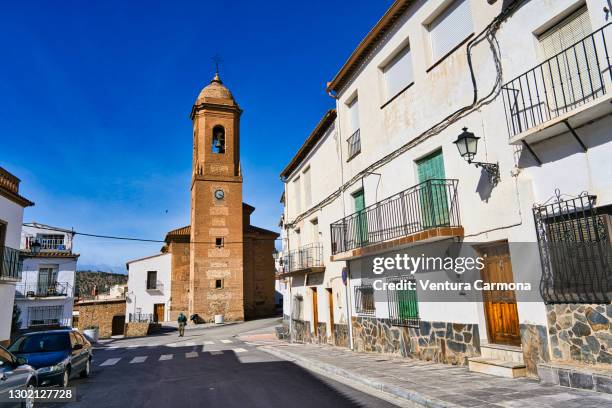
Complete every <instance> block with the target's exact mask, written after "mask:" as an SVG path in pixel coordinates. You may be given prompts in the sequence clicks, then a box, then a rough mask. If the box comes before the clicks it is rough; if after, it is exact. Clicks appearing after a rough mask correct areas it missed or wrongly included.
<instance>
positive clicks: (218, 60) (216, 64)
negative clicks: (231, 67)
mask: <svg viewBox="0 0 612 408" xmlns="http://www.w3.org/2000/svg"><path fill="white" fill-rule="evenodd" d="M211 60H212V61H213V62H214V64H215V78H214V79H215V80H217V81H219V63H221V62H223V60H222V59H221V56H220V55H219V54H215V55H214V56H213V57H212V58H211Z"/></svg>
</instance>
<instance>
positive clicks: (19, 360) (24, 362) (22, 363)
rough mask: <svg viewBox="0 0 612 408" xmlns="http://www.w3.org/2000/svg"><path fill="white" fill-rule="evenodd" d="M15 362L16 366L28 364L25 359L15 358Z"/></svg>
mask: <svg viewBox="0 0 612 408" xmlns="http://www.w3.org/2000/svg"><path fill="white" fill-rule="evenodd" d="M15 361H16V362H17V365H18V366H21V365H24V364H28V359H27V358H25V357H17V359H16V360H15Z"/></svg>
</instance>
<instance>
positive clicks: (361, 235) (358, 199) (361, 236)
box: [353, 190, 368, 247]
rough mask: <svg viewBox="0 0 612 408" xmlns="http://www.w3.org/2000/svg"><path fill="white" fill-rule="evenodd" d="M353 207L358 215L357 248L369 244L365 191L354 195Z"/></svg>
mask: <svg viewBox="0 0 612 408" xmlns="http://www.w3.org/2000/svg"><path fill="white" fill-rule="evenodd" d="M353 206H354V207H355V213H357V218H356V221H357V225H356V228H355V243H356V247H360V246H364V245H367V244H368V215H367V213H366V211H365V195H364V192H363V190H359V191H357V192H355V193H353Z"/></svg>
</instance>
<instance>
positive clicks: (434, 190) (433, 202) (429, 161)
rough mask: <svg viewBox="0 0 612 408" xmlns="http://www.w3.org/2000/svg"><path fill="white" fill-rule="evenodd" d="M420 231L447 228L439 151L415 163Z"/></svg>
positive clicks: (441, 162) (442, 158)
mask: <svg viewBox="0 0 612 408" xmlns="http://www.w3.org/2000/svg"><path fill="white" fill-rule="evenodd" d="M416 164H417V173H418V177H419V183H420V184H421V187H420V194H419V201H420V203H421V223H422V229H428V228H436V227H442V226H447V225H449V223H450V217H449V213H448V198H447V194H446V183H445V182H444V179H445V177H446V175H445V174H444V157H443V156H442V150H439V151H437V152H435V153H433V154H430V155H429V156H427V157H424V158H422V159H421V160H419V161H417V163H416Z"/></svg>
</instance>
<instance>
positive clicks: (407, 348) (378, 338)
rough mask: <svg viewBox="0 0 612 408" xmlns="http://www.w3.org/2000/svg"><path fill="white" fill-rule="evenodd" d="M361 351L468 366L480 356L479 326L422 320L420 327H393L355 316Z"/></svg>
mask: <svg viewBox="0 0 612 408" xmlns="http://www.w3.org/2000/svg"><path fill="white" fill-rule="evenodd" d="M353 339H354V342H355V349H356V350H357V351H366V352H377V353H386V354H397V355H401V356H411V357H415V358H419V359H421V360H427V361H435V362H439V363H446V364H457V365H465V364H467V358H468V357H473V356H478V355H480V337H479V335H478V325H476V324H466V323H452V322H426V321H421V323H420V325H419V327H418V328H413V327H410V328H408V327H400V326H393V325H392V324H391V322H390V321H389V320H388V319H377V318H372V317H353Z"/></svg>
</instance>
